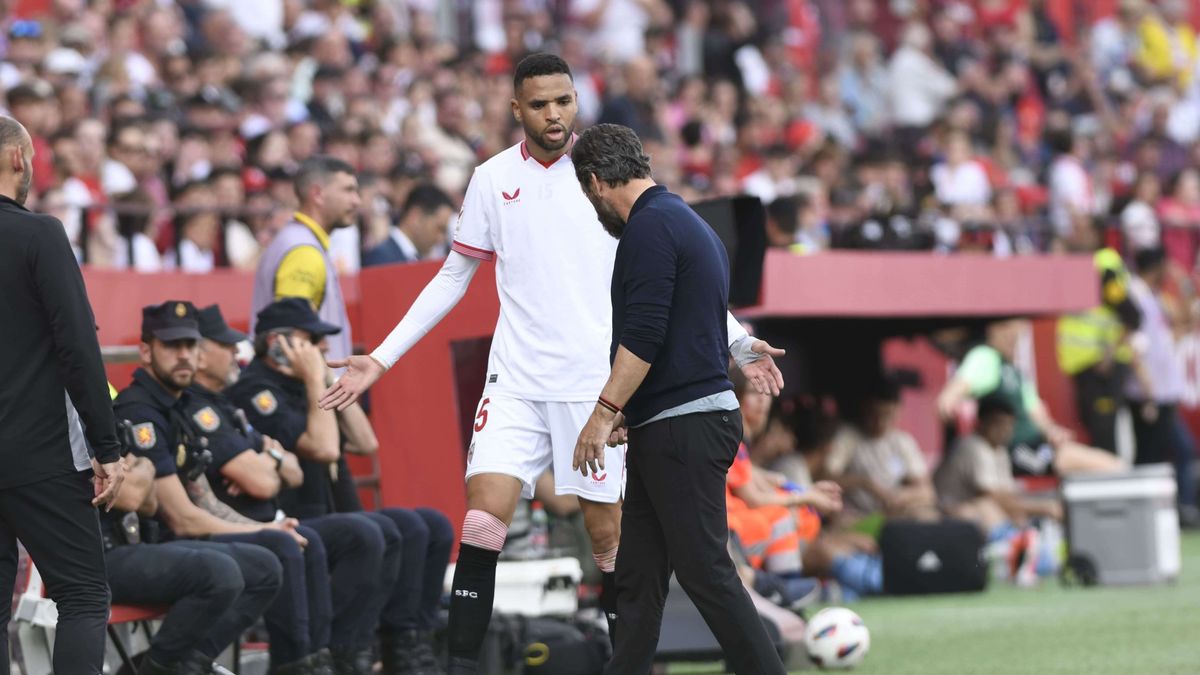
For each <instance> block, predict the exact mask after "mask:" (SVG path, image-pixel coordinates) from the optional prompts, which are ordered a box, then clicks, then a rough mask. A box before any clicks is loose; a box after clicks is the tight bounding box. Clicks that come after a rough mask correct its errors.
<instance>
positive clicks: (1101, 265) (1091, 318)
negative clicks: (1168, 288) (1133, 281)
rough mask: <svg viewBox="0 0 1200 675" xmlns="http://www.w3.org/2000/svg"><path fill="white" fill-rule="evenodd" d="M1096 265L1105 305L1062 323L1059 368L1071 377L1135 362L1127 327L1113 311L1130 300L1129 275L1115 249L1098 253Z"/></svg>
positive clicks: (1068, 317) (1065, 319)
mask: <svg viewBox="0 0 1200 675" xmlns="http://www.w3.org/2000/svg"><path fill="white" fill-rule="evenodd" d="M1092 262H1093V264H1094V265H1095V268H1096V271H1097V272H1098V273H1099V277H1100V281H1101V289H1100V294H1101V302H1102V304H1101V305H1100V306H1098V307H1093V308H1091V309H1089V310H1087V311H1084V312H1080V313H1078V314H1068V315H1066V316H1064V317H1062V318H1061V319H1059V320H1058V340H1057V347H1058V350H1057V351H1058V366H1059V368H1061V369H1062V370H1063V372H1065V373H1067V374H1068V375H1075V374H1078V373H1080V372H1083V371H1084V370H1087V369H1088V368H1091V367H1092V366H1094V365H1096V364H1097V363H1100V362H1101V361H1104V360H1105V359H1112V360H1114V361H1116V362H1118V363H1129V362H1130V361H1132V360H1133V350H1132V349H1131V348H1130V347H1129V345H1128V343H1127V342H1126V341H1125V326H1124V324H1122V323H1121V319H1120V317H1118V316H1117V312H1116V311H1115V310H1114V309H1113V308H1114V307H1115V306H1117V305H1118V304H1120V303H1122V302H1124V301H1125V300H1126V299H1127V298H1128V297H1129V272H1128V271H1127V270H1126V269H1125V264H1124V263H1123V262H1122V261H1121V256H1120V255H1119V254H1118V253H1117V252H1116V251H1114V250H1112V249H1111V248H1105V249H1101V250H1099V251H1097V252H1096V254H1095V255H1094V256H1092ZM1106 273H1108V274H1106ZM1106 277H1107V278H1106Z"/></svg>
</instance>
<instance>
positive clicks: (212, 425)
mask: <svg viewBox="0 0 1200 675" xmlns="http://www.w3.org/2000/svg"><path fill="white" fill-rule="evenodd" d="M192 420H193V421H194V422H195V423H196V426H198V427H200V430H201V431H205V432H208V433H212V432H214V431H216V430H217V429H220V428H221V418H220V417H218V416H217V411H215V410H213V409H212V406H207V405H206V406H204V407H203V408H201V409H199V410H197V411H196V412H195V413H194V414H193V415H192Z"/></svg>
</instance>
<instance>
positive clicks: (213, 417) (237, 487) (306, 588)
mask: <svg viewBox="0 0 1200 675" xmlns="http://www.w3.org/2000/svg"><path fill="white" fill-rule="evenodd" d="M197 317H198V321H199V328H200V334H201V336H202V339H201V341H200V344H199V346H198V349H197V352H198V354H197V366H196V376H195V378H194V380H193V382H192V384H191V385H190V386H189V387H188V389H187V393H188V396H187V397H186V398H185V399H183V404H184V412H185V414H186V417H187V421H188V422H189V423H190V424H191V425H192V426H193V427H194V430H195V432H196V434H197V435H198V436H199V437H200V438H203V439H204V441H205V448H206V449H207V451H208V452H209V453H210V454H211V456H212V462H211V463H209V465H208V467H207V468H206V475H205V476H204V477H203V479H201V478H199V477H197V479H196V481H195V483H203V484H204V485H207V488H205V487H202V486H197V485H191V486H189V492H192V493H193V494H197V493H207V490H211V492H212V494H213V495H215V497H216V498H217V499H218V500H220V502H222V505H221V508H220V509H218V511H220V512H221V513H224V511H223V509H228V508H232V509H233V511H234V513H233V514H224V515H225V517H226V518H227V519H229V518H233V519H234V520H248V521H252V522H255V523H259V522H262V523H270V522H272V521H275V520H276V511H277V509H276V506H275V497H276V495H277V494H278V493H279V489H280V487H281V486H282V485H284V484H287V485H289V486H296V485H299V484H300V483H301V482H303V479H304V475H303V473H302V472H301V470H300V465H299V463H298V461H297V460H296V457H295V456H294V455H291V453H286V451H283V450H281V448H280V447H279V444H278V443H277V442H275V441H272V440H271V439H264V438H263V437H262V436H261V435H260V434H258V433H257V432H255V431H253V430H252V429H250V428H249V426H248V425H247V424H246V423H245V416H244V415H241V413H240V411H238V410H237V409H236V408H234V407H233V405H232V404H230V403H229V401H228V400H227V399H226V398H225V397H224V395H222V394H221V393H220V390H221V389H223V388H224V387H225V385H226V384H227V383H228V382H229V381H230V378H231V377H232V376H234V375H235V374H236V369H237V362H236V360H235V351H236V345H237V343H238V342H241V341H242V340H246V339H248V338H247V337H246V335H245V334H243V333H239V332H237V331H235V330H233V329H231V328H229V326H228V325H226V324H225V320H224V318H223V317H222V316H221V312H220V309H219V308H217V306H216V305H213V306H211V307H208V308H205V309H204V310H201V311H199V312H198V314H197ZM284 453H286V455H287V456H286V457H285V454H284ZM206 497H207V494H206ZM209 506H212V504H211V499H210V502H209ZM296 531H297V532H298V533H299V534H300V535H302V536H303V537H304V538H305V539H306V540H307V541H308V545H307V546H305V547H304V548H303V550H301V548H300V547H298V546H296V544H295V542H291V541H287V540H283V541H279V540H278V539H275V540H274V541H272V539H273V538H274V537H272V535H277V534H278V533H271V534H270V535H266V534H265V533H263V532H255V533H251V534H224V535H218V536H216V537H214V540H217V541H244V542H247V543H257V544H260V545H264V546H267V547H269V548H271V550H272V552H273V553H275V554H276V556H277V557H278V558H279V560H280V562H281V563H282V564H283V589H282V591H281V592H280V594H279V595H278V596H277V597H276V599H275V602H274V603H272V604H271V606H270V607H269V608H268V609H267V612H266V614H265V615H264V617H263V618H264V620H265V622H266V625H267V632H268V634H269V635H270V652H271V664H272V672H273V673H279V674H292V673H302V674H307V673H332V668H333V661H332V656H331V655H330V653H329V651H328V649H327V648H328V646H329V629H330V620H331V618H332V617H331V613H332V610H331V600H330V587H329V571H328V570H329V561H328V558H327V553H326V551H325V546H324V543H323V542H322V541H321V537H320V535H319V534H317V532H316V531H315V530H312V529H310V528H308V527H305V526H303V525H300V526H298V527H297V528H296ZM264 536H267V537H269V538H268V539H265V540H264Z"/></svg>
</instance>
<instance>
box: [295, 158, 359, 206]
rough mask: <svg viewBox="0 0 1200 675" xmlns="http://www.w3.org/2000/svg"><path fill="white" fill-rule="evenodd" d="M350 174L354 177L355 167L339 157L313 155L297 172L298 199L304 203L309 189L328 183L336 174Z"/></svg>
mask: <svg viewBox="0 0 1200 675" xmlns="http://www.w3.org/2000/svg"><path fill="white" fill-rule="evenodd" d="M338 173H348V174H350V175H351V176H353V175H354V167H352V166H350V165H349V164H347V163H346V162H344V161H342V160H340V159H338V158H337V157H330V156H329V155H313V156H312V157H309V158H308V159H306V160H304V163H303V164H301V165H300V170H299V171H297V172H296V178H295V181H296V198H297V199H299V200H300V201H304V199H305V197H306V196H307V195H308V189H309V188H310V187H312V186H314V185H318V184H324V183H328V182H329V179H330V178H331V177H333V175H334V174H338Z"/></svg>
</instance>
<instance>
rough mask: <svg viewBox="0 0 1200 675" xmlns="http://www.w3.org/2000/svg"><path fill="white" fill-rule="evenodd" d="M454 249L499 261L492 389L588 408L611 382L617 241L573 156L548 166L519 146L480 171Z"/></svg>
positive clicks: (473, 181) (489, 378)
mask: <svg viewBox="0 0 1200 675" xmlns="http://www.w3.org/2000/svg"><path fill="white" fill-rule="evenodd" d="M451 248H452V249H453V250H454V251H457V252H458V253H461V254H462V255H466V256H471V257H473V258H478V259H480V260H496V286H497V290H498V292H499V295H500V319H499V321H498V322H497V324H496V332H495V336H494V337H493V338H492V351H491V355H490V357H489V358H488V374H487V382H486V385H485V389H484V391H485V392H494V393H498V394H505V395H508V396H512V397H516V398H522V399H526V400H531V401H587V400H593V399H595V398H596V396H597V395H599V393H600V391H601V390H602V389H603V388H604V384H605V382H606V381H607V380H608V374H609V362H608V354H609V348H610V340H611V335H612V303H611V298H610V296H609V293H610V285H611V280H612V269H613V259H614V257H615V256H616V250H617V240H616V239H613V238H612V237H611V236H609V235H608V233H607V232H605V231H604V228H603V227H601V226H600V221H599V219H598V218H597V216H596V211H595V209H594V208H593V207H592V204H591V202H589V201H588V199H587V197H585V196H584V195H583V190H582V189H581V188H580V186H579V181H578V179H576V177H575V167H574V165H573V164H572V163H571V157H570V156H569V155H563V156H562V157H560V158H559V159H558V160H557V161H556V162H554V163H553V164H550V165H549V166H547V165H543V164H542V163H541V162H540V161H538V160H537V159H536V158H535V157H533V156H532V155H530V154H529V152H528V150H527V149H526V147H525V143H524V142H522V143H520V144H518V145H514V146H513V147H511V148H508V149H507V150H505V151H503V152H500V153H498V154H496V156H494V157H492V158H491V159H489V160H488V161H486V162H484V163H483V164H481V165H480V166H479V167H477V168H476V169H475V175H474V176H473V177H472V178H471V182H470V185H468V186H467V194H466V198H465V199H464V201H463V208H462V211H461V212H460V213H459V216H458V226H457V229H456V230H455V233H454V243H453V244H452V246H451Z"/></svg>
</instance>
